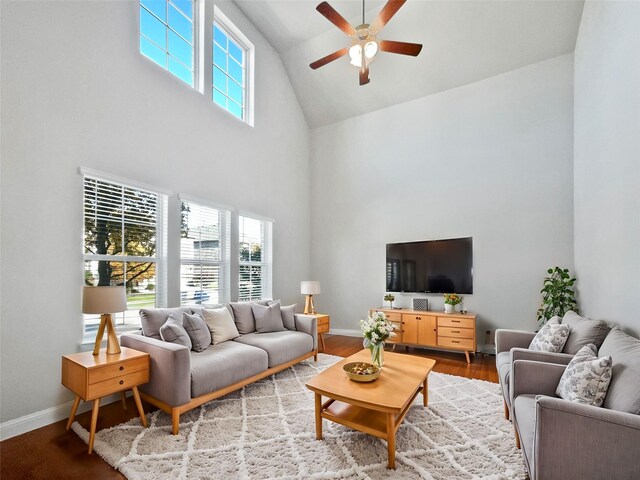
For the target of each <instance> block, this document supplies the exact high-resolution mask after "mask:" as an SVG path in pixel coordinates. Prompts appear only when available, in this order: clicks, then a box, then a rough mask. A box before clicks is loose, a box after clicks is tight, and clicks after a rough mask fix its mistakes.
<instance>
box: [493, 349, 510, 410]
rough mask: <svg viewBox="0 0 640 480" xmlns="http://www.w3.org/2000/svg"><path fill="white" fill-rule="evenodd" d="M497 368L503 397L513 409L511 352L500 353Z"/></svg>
mask: <svg viewBox="0 0 640 480" xmlns="http://www.w3.org/2000/svg"><path fill="white" fill-rule="evenodd" d="M496 368H497V370H498V377H499V378H500V387H502V396H503V397H504V399H505V401H506V402H507V405H508V406H509V407H511V400H510V399H509V377H510V376H511V352H500V353H499V354H498V355H496Z"/></svg>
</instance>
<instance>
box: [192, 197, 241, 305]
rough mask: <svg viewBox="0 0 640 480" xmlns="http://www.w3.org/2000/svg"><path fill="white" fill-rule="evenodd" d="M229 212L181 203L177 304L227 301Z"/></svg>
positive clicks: (194, 203)
mask: <svg viewBox="0 0 640 480" xmlns="http://www.w3.org/2000/svg"><path fill="white" fill-rule="evenodd" d="M230 222H231V215H230V212H229V211H227V210H224V209H217V208H212V207H208V206H205V205H201V204H199V203H196V202H193V201H188V200H182V201H181V203H180V303H181V304H182V305H190V304H194V303H196V304H201V303H204V304H206V303H223V302H228V301H229V263H230V261H229V260H230V255H229V244H230V230H231V225H230Z"/></svg>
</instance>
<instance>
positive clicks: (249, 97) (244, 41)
mask: <svg viewBox="0 0 640 480" xmlns="http://www.w3.org/2000/svg"><path fill="white" fill-rule="evenodd" d="M216 24H217V25H218V27H219V28H220V29H221V30H222V31H223V32H224V33H225V35H227V37H229V38H230V39H232V40H233V41H234V42H235V43H236V44H237V45H238V47H240V48H241V49H242V50H244V58H245V67H244V76H245V78H244V82H245V86H244V87H243V100H244V114H245V115H244V118H238V117H237V116H236V115H234V114H233V113H231V112H230V111H229V110H228V109H227V108H225V107H223V106H221V105H219V104H218V103H216V102H215V100H214V99H213V90H214V89H215V86H214V80H213V68H214V58H213V55H214V42H215V40H214V26H215V25H216ZM209 25H210V26H211V34H210V35H209V39H210V40H208V41H210V42H211V43H210V47H211V55H210V58H209V65H210V67H211V68H210V70H211V82H210V85H209V87H210V88H211V91H210V92H211V93H210V97H209V98H210V100H211V103H212V104H214V105H215V106H216V107H218V108H221V109H222V110H224V111H226V112H227V113H229V114H230V115H231V116H232V117H234V118H236V119H238V120H240V121H242V122H244V123H246V124H248V125H249V126H251V127H253V126H254V105H255V88H254V85H255V82H254V78H255V72H254V70H255V68H254V65H255V46H254V44H253V43H252V42H251V41H250V40H249V38H247V36H246V35H245V34H244V33H242V31H241V30H240V29H239V28H238V27H237V26H236V25H235V24H234V23H233V22H232V21H231V20H230V19H229V17H227V16H226V15H225V14H224V13H223V12H222V11H221V10H220V8H218V6H217V5H214V6H213V20H212V21H211V22H210V23H209ZM227 55H228V54H227ZM221 93H222V92H221ZM227 97H228V96H227ZM232 101H233V100H232Z"/></svg>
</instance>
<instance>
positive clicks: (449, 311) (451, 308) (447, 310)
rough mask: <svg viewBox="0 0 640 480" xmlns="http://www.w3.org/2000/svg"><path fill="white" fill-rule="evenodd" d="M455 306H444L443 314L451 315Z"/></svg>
mask: <svg viewBox="0 0 640 480" xmlns="http://www.w3.org/2000/svg"><path fill="white" fill-rule="evenodd" d="M455 308H456V307H455V306H454V305H450V304H448V303H445V304H444V313H453V312H455Z"/></svg>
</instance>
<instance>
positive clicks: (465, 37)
mask: <svg viewBox="0 0 640 480" xmlns="http://www.w3.org/2000/svg"><path fill="white" fill-rule="evenodd" d="M234 1H235V3H236V5H238V7H239V8H240V9H241V10H242V12H243V13H244V14H245V15H246V16H247V17H248V18H249V20H251V22H252V23H253V24H254V25H255V26H256V27H257V28H258V29H259V30H260V31H261V32H262V34H263V35H264V36H265V37H266V38H267V40H269V42H270V43H271V44H272V45H273V46H274V48H276V49H277V50H278V52H279V53H280V55H281V57H282V61H283V63H284V66H285V68H286V69H287V72H288V74H289V78H290V80H291V83H292V85H293V88H294V89H295V91H296V95H297V96H298V99H299V101H300V104H301V105H302V109H303V111H304V114H305V116H306V118H307V121H308V123H309V126H310V127H317V126H321V125H326V124H330V123H334V122H337V121H340V120H343V119H346V118H350V117H353V116H356V115H361V114H364V113H367V112H371V111H374V110H378V109H381V108H385V107H388V106H390V105H394V104H398V103H402V102H406V101H409V100H413V99H415V98H419V97H423V96H425V95H430V94H433V93H437V92H441V91H443V90H448V89H450V88H455V87H458V86H461V85H465V84H468V83H472V82H475V81H478V80H482V79H484V78H488V77H491V76H494V75H498V74H500V73H504V72H508V71H509V70H513V69H516V68H519V67H522V66H525V65H528V64H531V63H535V62H539V61H542V60H546V59H549V58H552V57H555V56H558V55H563V54H566V53H571V52H573V50H574V48H575V43H576V37H577V34H578V27H579V25H580V18H581V15H582V7H583V3H584V2H583V1H582V0H548V1H539V0H533V1H531V0H515V1H513V0H512V1H486V0H468V1H459V0H445V1H431V0H408V1H407V3H406V4H405V5H404V6H403V7H402V8H401V9H400V10H399V12H398V13H397V14H396V15H395V16H394V17H393V18H392V19H391V21H390V22H389V23H388V24H387V25H386V26H385V27H384V29H383V31H382V33H381V34H380V35H379V39H386V40H399V41H406V42H415V43H422V44H423V49H422V53H420V55H419V56H418V57H417V58H414V57H407V56H404V55H393V54H389V53H384V52H380V53H378V56H377V57H376V60H375V62H373V63H372V64H371V67H370V77H371V82H370V83H369V84H367V85H364V86H359V85H358V69H357V68H356V67H354V66H352V65H350V64H349V58H348V56H347V57H343V58H341V59H338V60H336V61H334V62H332V63H330V64H328V65H326V66H324V67H322V68H320V69H318V70H311V69H310V68H309V63H311V62H312V61H314V60H317V59H319V58H321V57H323V56H325V55H328V54H329V53H331V52H334V51H336V50H338V49H340V48H343V47H346V46H350V40H349V38H348V37H347V36H346V35H345V34H344V33H342V32H341V31H340V30H338V29H337V28H336V27H335V26H334V25H332V24H331V23H330V22H329V21H327V20H326V19H325V18H324V17H322V16H321V15H320V14H319V13H318V12H317V11H316V10H315V7H316V5H317V4H318V3H320V0H296V1H292V0H234ZM329 3H330V4H331V5H332V6H333V7H334V8H335V9H336V10H337V11H338V12H340V13H341V14H342V16H344V17H345V18H346V19H347V20H348V21H349V22H351V24H352V25H354V26H355V25H359V24H360V23H361V21H362V13H361V9H362V2H361V1H360V0H354V1H344V0H342V1H332V0H329ZM385 3H386V2H385V1H383V0H372V1H367V2H366V10H365V12H366V13H365V20H366V23H370V22H371V21H372V20H373V18H375V16H376V15H377V13H378V12H379V11H380V9H381V8H382V6H383V5H384V4H385Z"/></svg>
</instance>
